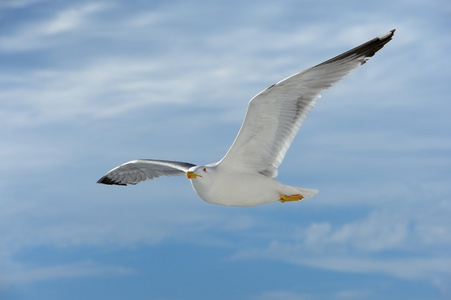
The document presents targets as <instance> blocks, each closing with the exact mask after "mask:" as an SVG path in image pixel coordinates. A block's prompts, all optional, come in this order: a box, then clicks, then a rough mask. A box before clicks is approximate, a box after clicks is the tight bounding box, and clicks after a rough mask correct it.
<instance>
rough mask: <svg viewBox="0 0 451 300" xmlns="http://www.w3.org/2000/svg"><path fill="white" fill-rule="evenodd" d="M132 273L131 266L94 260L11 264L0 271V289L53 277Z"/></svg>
mask: <svg viewBox="0 0 451 300" xmlns="http://www.w3.org/2000/svg"><path fill="white" fill-rule="evenodd" d="M5 271H7V272H5ZM130 273H133V270H132V269H130V268H124V267H117V266H103V265H99V264H97V263H95V262H92V261H84V262H77V263H71V264H64V265H55V266H45V267H31V266H25V265H20V264H14V265H11V264H9V268H8V269H7V270H5V269H3V270H2V272H1V273H0V290H1V289H2V288H4V289H6V288H7V287H9V286H11V285H15V286H17V285H19V286H20V285H23V284H27V283H30V282H39V281H46V280H51V279H64V278H66V279H67V278H78V277H96V276H122V275H128V274H130Z"/></svg>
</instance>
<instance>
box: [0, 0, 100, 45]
mask: <svg viewBox="0 0 451 300" xmlns="http://www.w3.org/2000/svg"><path fill="white" fill-rule="evenodd" d="M106 8H107V6H106V5H104V4H101V3H90V4H85V5H83V6H79V7H74V8H68V9H65V10H63V11H60V12H58V13H56V14H55V15H54V16H53V17H51V18H50V19H49V20H41V21H36V22H35V23H33V24H27V25H25V26H23V27H22V28H20V29H18V30H17V31H16V32H14V33H12V34H10V35H9V36H3V37H1V38H0V50H3V51H10V52H12V51H29V50H35V49H41V48H49V47H52V46H54V45H55V44H57V43H59V42H60V41H58V40H56V39H53V38H52V37H54V36H55V35H59V34H63V33H64V34H68V33H69V32H74V31H76V30H80V29H81V28H82V27H83V28H85V29H87V28H88V18H89V16H90V15H92V14H94V13H98V12H100V11H103V10H105V9H106ZM58 38H59V39H61V36H59V37H58Z"/></svg>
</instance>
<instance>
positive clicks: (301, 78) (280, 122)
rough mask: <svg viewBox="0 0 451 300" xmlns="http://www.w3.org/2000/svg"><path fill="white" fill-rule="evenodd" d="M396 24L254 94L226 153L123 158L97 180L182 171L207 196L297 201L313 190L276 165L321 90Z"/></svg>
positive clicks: (127, 181)
mask: <svg viewBox="0 0 451 300" xmlns="http://www.w3.org/2000/svg"><path fill="white" fill-rule="evenodd" d="M394 32H395V29H393V30H391V31H389V32H387V33H385V34H382V35H380V36H378V37H376V38H374V39H372V40H370V41H368V42H366V43H364V44H362V45H360V46H358V47H356V48H353V49H351V50H349V51H347V52H344V53H342V54H340V55H338V56H336V57H334V58H331V59H329V60H327V61H325V62H323V63H320V64H318V65H316V66H314V67H312V68H309V69H307V70H305V71H303V72H300V73H296V74H294V75H292V76H290V77H288V78H286V79H283V80H281V81H279V82H278V83H276V84H273V85H271V86H270V87H268V88H267V89H265V90H263V91H261V92H260V93H258V94H257V95H256V96H254V97H253V98H252V99H251V100H250V102H249V106H248V109H247V113H246V116H245V118H244V121H243V124H242V126H241V129H240V131H239V133H238V135H237V137H236V138H235V141H234V142H233V144H232V146H231V147H230V149H229V151H228V152H227V153H226V155H225V156H224V157H223V158H222V159H221V160H220V161H219V162H216V163H212V164H207V165H195V164H191V163H187V162H179V161H169V160H154V159H137V160H132V161H129V162H126V163H124V164H122V165H120V166H118V167H116V168H114V169H112V170H111V171H109V172H108V173H106V175H105V176H103V177H102V178H100V179H99V180H98V181H97V183H103V184H108V185H134V184H137V183H139V182H141V181H146V180H150V179H155V178H158V177H161V176H177V175H185V176H186V177H187V178H188V179H189V180H190V182H191V185H192V187H193V188H194V190H195V191H196V193H197V194H198V195H199V196H200V197H201V198H202V199H203V200H204V201H206V202H208V203H213V204H219V205H225V206H257V205H261V204H265V203H271V202H276V201H280V202H282V203H285V202H292V201H299V200H301V199H306V198H309V197H312V196H314V195H315V194H317V193H318V191H317V190H314V189H307V188H299V187H294V186H288V185H284V184H282V183H281V182H279V181H278V180H277V179H276V177H277V174H278V172H277V169H278V168H279V166H280V164H281V163H282V160H283V158H284V156H285V154H286V152H287V150H288V148H289V147H290V144H291V143H292V141H293V139H294V137H295V135H296V133H297V132H298V131H299V128H300V126H301V124H302V122H303V121H304V119H305V118H306V117H307V114H308V113H309V111H310V110H311V109H312V107H313V106H314V104H315V103H316V101H317V100H318V98H319V97H320V96H321V92H322V91H324V90H326V89H328V88H329V87H331V86H332V85H333V84H335V83H336V82H338V81H339V80H341V79H342V78H343V77H345V76H346V75H348V74H349V73H350V72H351V71H352V70H354V69H356V68H357V67H359V66H360V65H363V64H364V63H365V62H366V61H367V59H368V58H369V57H372V56H373V55H374V54H375V53H376V52H377V51H379V50H380V49H381V48H382V47H384V45H385V44H387V43H388V42H389V41H390V40H391V39H392V37H393V34H394Z"/></svg>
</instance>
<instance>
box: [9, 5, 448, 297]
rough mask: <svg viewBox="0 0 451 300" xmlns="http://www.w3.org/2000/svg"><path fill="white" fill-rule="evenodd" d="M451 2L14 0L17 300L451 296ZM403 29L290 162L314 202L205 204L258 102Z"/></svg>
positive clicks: (351, 80) (289, 175) (341, 91)
mask: <svg viewBox="0 0 451 300" xmlns="http://www.w3.org/2000/svg"><path fill="white" fill-rule="evenodd" d="M450 28H451V3H450V2H449V1H447V0H432V1H431V0H427V1H426V0H416V1H396V0H395V1H387V0H382V1H377V2H375V1H372V2H371V1H370V2H362V1H357V0H355V1H309V0H305V1H295V0H281V1H266V0H263V1H258V2H257V1H246V0H240V1H233V0H232V1H228V2H216V1H194V0H188V1H179V0H175V1H139V0H135V1H125V0H113V1H102V0H99V1H95V0H93V1H56V0H2V1H1V2H0V137H1V138H0V158H1V164H0V299H1V300H35V299H46V300H51V299H67V300H71V299H85V300H90V299H109V300H121V299H155V300H157V299H158V300H175V299H220V300H221V299H239V300H256V299H261V300H267V299H281V300H294V299H296V300H318V299H337V300H342V299H345V300H346V299H349V300H355V299H409V300H410V299H414V300H420V299H421V300H422V299H428V300H430V299H435V300H444V299H450V298H451V288H450V287H451V218H449V215H450V214H451V185H450V182H451V172H449V170H450V169H451V140H450V136H451V118H450V117H449V115H450V112H451V102H450V101H449V100H450V99H449V95H450V94H451V85H450V82H451V72H450V70H451V62H450V58H449V49H450V48H451V35H450V32H449V29H450ZM391 29H396V33H395V36H394V38H393V40H392V41H391V42H390V43H389V44H387V45H386V46H385V47H384V48H383V49H382V50H381V51H380V52H378V53H377V54H376V55H375V56H374V57H373V58H371V59H370V60H369V61H368V62H367V63H366V64H365V65H363V66H362V67H361V68H359V69H357V70H356V71H354V72H353V73H351V75H350V76H348V77H346V78H345V79H344V80H343V81H341V82H340V83H338V84H337V85H336V86H334V87H333V88H331V89H330V90H327V91H326V92H325V93H324V94H323V97H322V98H321V99H320V100H319V102H318V103H317V105H316V106H315V108H314V109H313V110H312V112H311V113H310V114H309V116H308V117H307V119H306V121H305V122H304V124H303V126H302V128H301V130H300V132H299V134H298V135H297V137H296V139H295V140H294V142H293V144H292V145H291V148H290V149H289V150H288V153H287V155H286V157H285V160H284V162H283V163H282V165H281V167H280V169H279V176H278V179H279V180H280V181H281V182H283V183H285V184H288V185H294V186H301V187H306V188H315V189H318V190H319V194H318V195H316V196H315V197H313V198H310V199H307V200H305V201H299V202H293V203H284V204H282V203H279V202H277V203H272V204H265V205H262V206H258V207H252V208H239V207H223V206H218V205H212V204H208V203H206V202H204V201H203V200H201V199H200V198H199V197H197V195H196V194H195V192H194V191H193V190H192V188H191V186H190V183H189V181H188V180H187V179H186V178H184V177H171V178H159V179H157V180H154V181H149V182H145V183H140V184H138V185H136V186H127V187H118V186H106V185H99V184H96V181H97V180H98V179H99V178H100V177H101V176H103V175H104V174H105V173H106V172H107V171H108V170H110V169H112V168H113V167H115V166H117V165H119V164H121V163H124V162H126V161H129V160H133V159H138V158H153V159H166V160H179V161H185V162H190V163H195V164H207V163H212V162H215V161H218V160H220V159H221V158H222V157H223V155H224V154H225V153H226V151H227V149H228V148H229V147H230V145H231V143H232V142H233V140H234V138H235V136H236V134H237V132H238V130H239V128H240V126H241V122H242V119H243V117H244V114H245V111H246V108H247V104H248V101H249V100H250V99H251V98H252V97H253V96H254V95H255V94H257V93H258V92H259V91H261V90H263V89H265V88H266V87H268V86H270V85H272V84H273V83H275V82H277V81H279V80H281V79H283V78H286V77H288V76H290V75H292V74H294V73H296V72H299V71H302V70H304V69H306V68H308V67H311V66H313V65H316V64H318V63H320V62H322V61H325V60H327V59H329V58H331V57H333V56H335V55H338V54H340V53H342V52H344V51H347V50H349V49H351V48H352V47H355V46H357V45H359V44H361V43H364V42H366V41H368V40H370V39H372V38H374V37H376V36H378V35H381V34H383V33H385V32H387V31H389V30H391Z"/></svg>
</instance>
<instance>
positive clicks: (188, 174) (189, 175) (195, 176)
mask: <svg viewBox="0 0 451 300" xmlns="http://www.w3.org/2000/svg"><path fill="white" fill-rule="evenodd" d="M197 176H199V177H202V176H200V175H197V174H196V173H194V172H192V171H188V172H186V177H188V178H189V179H196V178H197Z"/></svg>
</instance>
